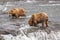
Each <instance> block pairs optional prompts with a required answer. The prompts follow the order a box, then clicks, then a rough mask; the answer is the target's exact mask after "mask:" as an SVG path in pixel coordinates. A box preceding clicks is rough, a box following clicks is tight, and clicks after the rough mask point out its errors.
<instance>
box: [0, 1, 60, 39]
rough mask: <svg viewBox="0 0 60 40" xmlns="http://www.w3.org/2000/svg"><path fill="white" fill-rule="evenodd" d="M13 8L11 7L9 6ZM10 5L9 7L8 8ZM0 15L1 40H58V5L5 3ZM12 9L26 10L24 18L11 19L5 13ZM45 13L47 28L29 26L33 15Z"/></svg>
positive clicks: (59, 6) (59, 29) (59, 28)
mask: <svg viewBox="0 0 60 40" xmlns="http://www.w3.org/2000/svg"><path fill="white" fill-rule="evenodd" d="M10 4H11V5H14V6H11V5H10ZM9 5H10V6H9ZM3 6H4V8H3V10H2V12H1V13H0V35H1V37H0V39H1V40H60V5H58V4H40V3H36V2H34V3H26V2H23V3H22V2H21V3H19V4H18V3H7V6H5V4H4V5H3ZM14 7H23V8H25V9H26V17H20V18H18V19H11V18H10V17H9V14H8V13H5V12H7V11H8V10H10V9H12V8H14ZM36 12H46V13H47V14H48V16H49V23H48V24H49V27H47V28H41V25H40V24H39V25H38V27H34V26H29V24H28V20H29V18H30V17H31V15H32V14H33V13H36Z"/></svg>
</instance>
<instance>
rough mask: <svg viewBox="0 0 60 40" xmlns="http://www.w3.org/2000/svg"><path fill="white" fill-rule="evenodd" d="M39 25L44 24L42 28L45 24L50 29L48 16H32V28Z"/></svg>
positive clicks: (40, 14)
mask: <svg viewBox="0 0 60 40" xmlns="http://www.w3.org/2000/svg"><path fill="white" fill-rule="evenodd" d="M39 23H42V27H44V24H45V25H46V27H48V15H47V14H46V13H45V12H39V13H35V14H32V16H31V18H30V19H29V21H28V24H29V25H30V26H36V25H37V24H39Z"/></svg>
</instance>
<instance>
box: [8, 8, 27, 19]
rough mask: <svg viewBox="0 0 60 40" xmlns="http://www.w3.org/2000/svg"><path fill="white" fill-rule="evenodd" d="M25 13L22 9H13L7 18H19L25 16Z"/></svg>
mask: <svg viewBox="0 0 60 40" xmlns="http://www.w3.org/2000/svg"><path fill="white" fill-rule="evenodd" d="M25 12H26V11H25V9H23V8H13V9H11V10H10V11H9V16H11V17H12V18H13V17H15V18H19V17H20V16H26V15H25Z"/></svg>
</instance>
